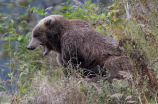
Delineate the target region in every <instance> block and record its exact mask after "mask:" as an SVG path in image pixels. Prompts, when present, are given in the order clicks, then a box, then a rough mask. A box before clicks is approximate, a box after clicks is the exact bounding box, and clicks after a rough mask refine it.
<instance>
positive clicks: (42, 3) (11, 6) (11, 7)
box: [0, 0, 111, 91]
mask: <svg viewBox="0 0 158 104" xmlns="http://www.w3.org/2000/svg"><path fill="white" fill-rule="evenodd" d="M66 1H67V0H0V13H2V14H9V15H8V18H11V17H14V16H15V14H19V15H21V14H22V13H24V12H25V11H26V9H27V7H28V5H30V6H31V7H33V6H35V7H38V8H39V9H46V8H48V7H53V8H52V9H51V10H57V9H58V6H60V5H59V4H60V3H62V2H66ZM74 1H75V0H71V2H70V4H71V5H75V2H74ZM76 1H77V0H76ZM78 1H80V2H82V3H84V0H78ZM97 1H98V0H92V3H95V2H97ZM101 1H103V2H105V1H109V0H101ZM110 1H111V0H110ZM34 18H35V19H36V20H38V19H40V18H41V17H40V16H39V15H37V16H36V17H34ZM2 36H3V34H1V33H0V85H2V83H3V82H7V81H8V80H9V77H8V72H10V70H9V66H7V65H6V63H8V62H9V57H4V55H5V54H3V53H2V52H3V50H2V47H1V45H2V44H3V43H4V42H3V41H2ZM8 82H9V81H8ZM8 84H10V83H7V84H6V85H5V86H6V87H7V86H9V85H8ZM9 89H10V87H9ZM1 90H3V89H2V88H1V87H0V91H1Z"/></svg>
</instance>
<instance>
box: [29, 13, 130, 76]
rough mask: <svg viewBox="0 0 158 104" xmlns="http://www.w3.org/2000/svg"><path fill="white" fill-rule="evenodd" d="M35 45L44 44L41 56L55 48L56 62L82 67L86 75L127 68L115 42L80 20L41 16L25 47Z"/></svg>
mask: <svg viewBox="0 0 158 104" xmlns="http://www.w3.org/2000/svg"><path fill="white" fill-rule="evenodd" d="M38 45H42V46H43V47H44V52H43V55H47V54H49V52H50V51H51V50H52V51H55V52H56V53H57V62H58V63H59V64H61V65H63V66H64V67H67V66H68V65H69V64H72V66H73V69H79V70H81V69H83V70H84V76H88V77H94V76H95V74H100V73H101V75H102V76H107V75H110V76H111V77H113V78H117V77H120V76H119V74H118V71H120V70H129V69H130V68H131V67H130V62H129V59H128V58H127V57H125V56H123V52H122V50H121V49H120V48H119V44H118V42H116V41H115V40H113V39H112V38H110V37H107V36H106V35H103V34H100V33H98V32H97V31H95V30H94V29H92V28H91V27H90V26H89V25H88V24H87V23H86V22H85V21H83V20H80V19H71V20H67V19H65V18H64V17H62V16H61V15H50V16H47V17H45V18H44V19H42V20H41V21H40V22H39V23H38V24H37V25H36V26H35V27H34V29H33V31H32V40H31V42H30V43H29V45H28V46H27V49H29V50H34V49H35V48H36V47H37V46H38ZM107 70H108V72H109V73H106V71H107Z"/></svg>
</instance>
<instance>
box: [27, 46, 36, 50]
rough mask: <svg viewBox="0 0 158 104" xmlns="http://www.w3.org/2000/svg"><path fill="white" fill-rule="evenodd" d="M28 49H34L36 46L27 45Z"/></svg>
mask: <svg viewBox="0 0 158 104" xmlns="http://www.w3.org/2000/svg"><path fill="white" fill-rule="evenodd" d="M27 49H29V50H34V49H35V48H34V47H32V46H27Z"/></svg>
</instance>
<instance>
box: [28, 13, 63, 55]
mask: <svg viewBox="0 0 158 104" xmlns="http://www.w3.org/2000/svg"><path fill="white" fill-rule="evenodd" d="M63 20H64V19H63V17H62V16H60V15H50V16H48V17H45V18H44V19H42V20H41V21H40V22H39V23H38V24H37V25H36V26H35V27H34V29H33V31H32V39H31V41H30V43H29V45H28V46H27V49H29V50H34V49H36V48H37V46H39V45H42V46H43V47H44V52H43V55H47V54H48V53H49V52H50V51H51V50H53V51H56V52H58V53H60V51H61V48H60V37H61V33H62V30H63V26H62V23H61V21H63Z"/></svg>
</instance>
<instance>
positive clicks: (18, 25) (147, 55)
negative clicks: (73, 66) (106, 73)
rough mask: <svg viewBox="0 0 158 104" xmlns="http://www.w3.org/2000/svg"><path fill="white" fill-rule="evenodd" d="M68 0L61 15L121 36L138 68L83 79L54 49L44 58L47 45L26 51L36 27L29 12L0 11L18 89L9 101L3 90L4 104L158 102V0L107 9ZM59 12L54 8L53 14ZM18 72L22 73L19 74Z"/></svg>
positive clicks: (34, 11)
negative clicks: (66, 71)
mask: <svg viewBox="0 0 158 104" xmlns="http://www.w3.org/2000/svg"><path fill="white" fill-rule="evenodd" d="M69 1H70V0H68V1H67V2H66V3H63V4H61V5H63V7H62V9H61V13H60V15H63V16H64V17H65V18H67V19H82V20H85V21H86V22H88V23H89V24H90V25H91V27H92V28H94V29H95V30H96V31H98V32H100V33H103V34H106V35H107V36H109V37H113V38H114V39H115V40H117V41H118V42H119V43H120V45H121V46H122V47H123V49H124V51H125V52H126V54H127V56H128V57H130V59H131V62H132V64H133V66H134V67H133V72H132V73H125V72H123V71H122V72H120V74H121V75H123V76H124V77H125V79H124V80H117V79H114V80H113V82H112V83H109V82H108V81H106V80H104V78H98V79H88V78H82V77H80V76H79V75H78V73H75V75H72V76H70V77H66V76H65V75H64V74H63V71H62V67H61V66H58V65H57V63H56V61H55V55H56V54H55V53H53V52H52V53H51V54H49V56H46V57H43V55H42V51H43V49H42V47H38V48H37V49H36V50H35V51H33V52H32V51H28V50H27V49H26V46H27V44H28V42H29V38H30V37H31V31H32V29H33V27H34V25H32V24H31V23H29V22H27V20H25V16H26V14H25V13H23V14H22V15H17V17H16V18H11V19H10V18H8V16H7V15H2V14H1V13H0V22H1V23H0V31H1V33H3V34H4V35H3V39H4V41H5V43H6V44H7V45H4V46H3V48H6V49H7V50H5V51H4V52H5V53H8V55H9V57H10V58H11V60H10V62H9V63H8V67H10V73H9V74H8V76H9V77H10V83H16V85H17V87H18V91H14V94H13V95H9V96H11V97H9V98H10V100H9V101H8V93H2V94H1V93H0V103H6V102H12V103H13V104H50V103H51V102H52V103H53V104H156V103H158V81H157V80H158V63H157V62H158V54H157V53H158V42H157V41H158V7H157V5H158V2H157V1H156V0H145V1H144V0H132V1H130V2H128V1H127V0H114V2H113V4H112V5H110V6H108V7H103V6H102V5H101V4H100V3H97V4H92V3H91V0H86V1H85V4H82V3H80V2H77V3H76V5H69ZM27 13H30V15H31V16H34V15H41V16H44V15H48V13H47V12H45V11H44V10H39V9H38V8H37V7H30V6H28V9H27ZM56 13H57V12H56V11H52V13H51V14H56ZM6 21H9V23H8V22H6ZM23 33H26V34H23ZM52 59H53V61H52ZM15 73H18V74H19V76H18V77H15V76H14V74H15ZM129 82H130V83H129ZM4 84H5V83H4V82H0V88H2V89H6V88H5V86H4ZM11 85H12V84H11Z"/></svg>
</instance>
